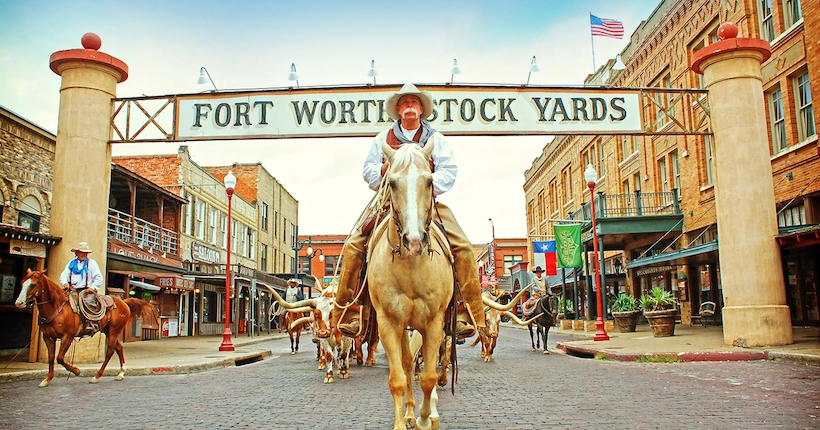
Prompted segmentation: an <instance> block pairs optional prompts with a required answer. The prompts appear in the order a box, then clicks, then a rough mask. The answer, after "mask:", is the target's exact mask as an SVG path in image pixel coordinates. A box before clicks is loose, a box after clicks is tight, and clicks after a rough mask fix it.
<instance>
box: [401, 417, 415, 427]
mask: <svg viewBox="0 0 820 430" xmlns="http://www.w3.org/2000/svg"><path fill="white" fill-rule="evenodd" d="M404 425H406V426H407V428H409V429H412V428H415V427H416V417H414V416H413V417H404Z"/></svg>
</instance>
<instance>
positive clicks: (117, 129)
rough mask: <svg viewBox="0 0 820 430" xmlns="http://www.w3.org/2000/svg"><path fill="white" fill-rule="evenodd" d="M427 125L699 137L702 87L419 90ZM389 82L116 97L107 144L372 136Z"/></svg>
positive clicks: (383, 119)
mask: <svg viewBox="0 0 820 430" xmlns="http://www.w3.org/2000/svg"><path fill="white" fill-rule="evenodd" d="M419 88H420V89H422V90H425V91H430V92H431V93H432V95H433V96H434V100H433V103H434V105H435V106H434V109H433V113H432V114H431V116H430V117H429V118H428V120H429V121H430V122H431V124H432V125H433V126H434V127H435V128H436V129H437V130H439V131H441V132H443V133H445V134H447V135H451V136H459V135H499V136H503V135H556V134H572V135H693V134H695V135H697V134H711V131H709V121H708V118H709V108H708V103H707V98H706V95H707V92H706V90H685V89H673V88H669V89H668V88H611V87H560V88H557V87H537V86H528V87H521V86H476V85H427V86H420V87H419ZM396 90H398V86H393V85H379V86H376V85H369V86H357V87H327V88H320V87H317V88H302V89H296V90H294V89H292V88H287V89H274V90H267V91H234V92H219V93H204V94H178V95H169V96H157V97H132V98H117V99H114V100H113V103H114V114H113V116H112V118H111V127H112V136H113V138H112V140H111V143H126V142H184V141H195V140H230V139H243V140H247V139H276V138H298V137H356V136H367V137H370V136H373V135H375V134H376V133H378V132H380V131H382V130H384V129H385V128H387V127H388V126H389V124H390V123H391V122H392V120H391V119H390V118H389V117H388V116H387V113H386V102H387V100H388V99H389V98H390V96H391V95H392V94H393V93H394V92H395V91H396Z"/></svg>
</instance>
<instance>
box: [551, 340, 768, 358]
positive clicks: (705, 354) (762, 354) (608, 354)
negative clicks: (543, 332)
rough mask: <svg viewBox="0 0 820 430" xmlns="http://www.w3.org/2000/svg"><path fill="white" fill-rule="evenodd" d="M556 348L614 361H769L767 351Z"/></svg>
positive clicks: (559, 345) (571, 353)
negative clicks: (653, 350) (645, 350)
mask: <svg viewBox="0 0 820 430" xmlns="http://www.w3.org/2000/svg"><path fill="white" fill-rule="evenodd" d="M556 348H558V349H560V350H561V351H564V353H566V354H567V355H572V356H576V357H577V356H582V357H587V358H595V359H607V360H615V361H639V360H641V359H651V358H653V357H658V358H668V359H670V361H679V362H689V361H750V360H766V359H769V351H687V352H644V353H640V352H635V353H622V352H613V351H606V350H605V349H597V348H589V347H584V346H579V345H569V344H566V343H559V344H558V345H556Z"/></svg>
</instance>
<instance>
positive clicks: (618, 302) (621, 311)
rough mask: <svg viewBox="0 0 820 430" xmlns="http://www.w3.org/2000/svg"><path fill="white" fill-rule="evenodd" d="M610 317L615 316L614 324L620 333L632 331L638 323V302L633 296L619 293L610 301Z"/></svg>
mask: <svg viewBox="0 0 820 430" xmlns="http://www.w3.org/2000/svg"><path fill="white" fill-rule="evenodd" d="M611 309H612V317H613V318H615V325H617V326H618V331H620V332H621V333H632V332H634V331H635V326H637V325H638V314H639V311H640V309H638V304H637V303H635V298H634V297H632V296H631V295H627V294H623V293H621V294H619V295H618V297H617V298H616V299H615V302H614V303H612V308H611Z"/></svg>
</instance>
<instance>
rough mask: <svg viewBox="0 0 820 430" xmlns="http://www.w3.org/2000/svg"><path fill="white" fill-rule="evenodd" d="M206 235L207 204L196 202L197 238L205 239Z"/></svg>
mask: <svg viewBox="0 0 820 430" xmlns="http://www.w3.org/2000/svg"><path fill="white" fill-rule="evenodd" d="M204 235H205V202H203V201H202V200H197V202H196V238H197V239H204V237H205V236H204Z"/></svg>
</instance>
